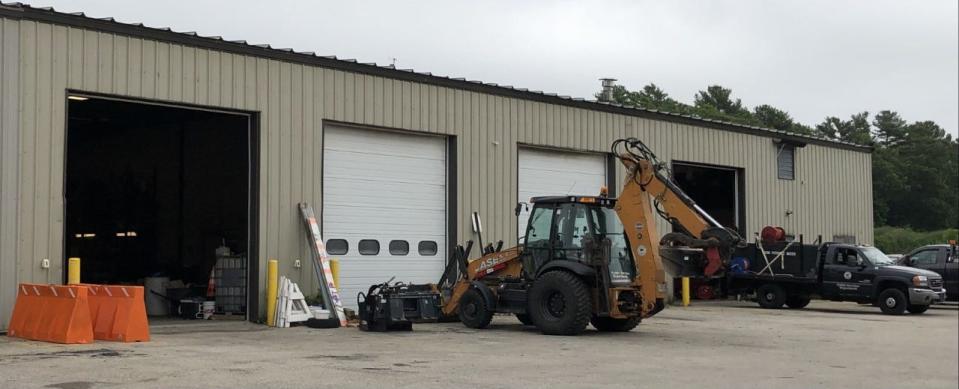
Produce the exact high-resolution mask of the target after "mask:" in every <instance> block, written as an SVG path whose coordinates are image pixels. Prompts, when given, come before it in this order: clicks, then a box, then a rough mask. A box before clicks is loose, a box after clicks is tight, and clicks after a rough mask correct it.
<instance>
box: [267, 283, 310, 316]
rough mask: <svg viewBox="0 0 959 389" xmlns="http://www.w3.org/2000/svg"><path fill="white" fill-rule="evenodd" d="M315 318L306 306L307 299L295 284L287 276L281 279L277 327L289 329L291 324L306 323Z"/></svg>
mask: <svg viewBox="0 0 959 389" xmlns="http://www.w3.org/2000/svg"><path fill="white" fill-rule="evenodd" d="M311 318H313V312H312V311H311V310H310V307H309V305H307V304H306V297H305V296H303V292H301V291H300V287H299V286H297V285H296V283H295V282H293V281H290V279H289V278H286V276H283V277H280V284H279V290H278V291H277V295H276V318H275V320H274V323H276V326H277V327H280V328H285V327H289V326H290V323H296V322H304V321H307V320H309V319H311Z"/></svg>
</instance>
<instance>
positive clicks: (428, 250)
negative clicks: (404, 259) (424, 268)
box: [416, 240, 437, 256]
mask: <svg viewBox="0 0 959 389" xmlns="http://www.w3.org/2000/svg"><path fill="white" fill-rule="evenodd" d="M416 251H417V252H419V253H420V255H423V256H433V255H436V251H437V245H436V242H434V241H432V240H424V241H420V243H419V245H418V247H417V250H416Z"/></svg>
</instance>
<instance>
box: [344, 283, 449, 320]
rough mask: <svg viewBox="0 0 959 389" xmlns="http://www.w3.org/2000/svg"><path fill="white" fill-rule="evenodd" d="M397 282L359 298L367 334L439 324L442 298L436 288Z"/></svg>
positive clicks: (377, 286) (372, 287) (379, 286)
mask: <svg viewBox="0 0 959 389" xmlns="http://www.w3.org/2000/svg"><path fill="white" fill-rule="evenodd" d="M392 281H393V279H392V278H391V279H390V280H389V281H386V282H384V283H382V284H378V285H373V286H370V289H369V290H368V291H367V293H366V294H363V293H362V292H361V293H360V294H358V295H357V296H356V299H357V301H358V305H359V307H358V308H359V316H360V329H361V330H363V331H410V330H412V329H413V322H414V321H420V322H422V321H436V320H437V319H438V317H439V314H440V295H439V293H438V292H437V291H436V290H435V289H434V287H433V286H432V285H410V284H404V283H401V282H396V283H393V284H392V285H390V282H392Z"/></svg>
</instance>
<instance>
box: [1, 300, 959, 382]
mask: <svg viewBox="0 0 959 389" xmlns="http://www.w3.org/2000/svg"><path fill="white" fill-rule="evenodd" d="M957 364H959V310H957V309H956V307H955V306H952V307H945V308H934V309H930V310H929V311H928V312H927V313H926V314H923V315H905V316H885V315H881V314H879V310H878V309H876V308H873V307H868V306H859V305H856V304H851V303H832V302H822V301H814V302H813V303H812V304H810V306H809V308H807V309H804V310H799V311H795V310H763V309H759V308H755V304H752V303H745V302H742V303H740V302H732V301H730V302H719V303H716V302H713V303H698V304H696V305H695V306H692V307H688V308H681V307H670V308H668V309H667V310H666V311H664V312H663V313H661V314H659V315H658V316H656V317H655V318H653V319H650V320H647V321H645V322H643V324H641V325H640V326H639V328H637V329H636V330H634V331H633V332H630V333H619V334H609V333H599V332H596V331H588V332H587V333H585V334H583V335H581V336H578V337H551V336H543V335H540V334H538V333H537V332H536V331H535V330H534V329H532V328H530V327H523V326H521V325H520V324H519V323H518V322H517V321H516V320H515V319H514V318H512V317H509V316H502V317H497V318H496V320H494V324H493V326H492V328H490V329H487V330H472V329H468V328H465V327H463V326H462V325H461V324H459V323H445V324H418V325H415V326H414V331H413V332H407V333H364V332H361V331H359V330H357V329H356V328H341V329H333V330H320V329H309V328H290V329H270V328H267V327H264V326H258V325H254V324H249V323H245V322H217V323H212V322H205V323H199V324H191V325H182V324H181V325H162V326H156V327H154V328H153V339H152V341H150V342H148V343H140V344H122V343H110V342H98V343H95V344H92V345H83V346H64V345H55V344H47V343H39V342H30V341H23V340H18V339H11V338H7V337H0V387H4V388H6V387H11V388H63V389H84V388H126V387H131V388H167V387H176V388H211V387H216V388H248V387H250V388H252V387H260V388H271V387H295V388H308V387H310V388H313V387H329V388H384V387H404V388H452V387H460V388H474V387H475V388H480V387H482V388H536V387H549V388H551V389H555V388H594V387H617V388H638V387H650V388H652V387H669V388H685V387H710V388H816V387H824V388H826V387H828V388H833V387H845V388H889V387H915V388H924V389H931V388H956V387H957V385H959V372H957V369H956V366H957Z"/></svg>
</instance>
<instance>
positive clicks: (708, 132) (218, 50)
mask: <svg viewBox="0 0 959 389" xmlns="http://www.w3.org/2000/svg"><path fill="white" fill-rule="evenodd" d="M141 130H142V131H141ZM112 134H116V136H114V135H112ZM627 136H634V137H638V138H641V139H643V140H644V141H645V142H646V143H648V144H649V145H650V146H651V147H652V148H653V149H654V150H655V151H656V152H657V154H658V155H659V156H660V158H661V159H663V160H665V161H669V162H670V163H671V164H672V167H673V170H674V173H675V175H676V176H677V180H678V181H679V182H680V183H681V185H684V186H686V187H687V188H688V189H689V191H690V192H691V194H692V195H693V197H694V198H695V199H696V200H697V201H698V202H700V203H701V204H704V205H705V207H706V208H707V209H709V210H710V211H711V212H713V213H714V214H715V215H717V218H720V219H722V221H724V222H725V223H728V224H730V225H735V226H737V227H738V228H739V229H740V230H741V231H742V232H743V233H744V234H745V235H747V236H751V234H752V233H753V232H755V231H757V230H758V229H760V228H762V226H764V225H780V226H783V227H785V228H786V230H787V231H789V232H790V233H795V234H800V233H801V234H805V235H807V236H811V237H813V238H811V239H809V240H812V239H814V237H815V236H817V235H820V234H821V235H823V236H824V237H825V239H846V240H855V241H857V242H863V243H871V242H872V239H873V230H872V226H873V220H872V181H871V154H870V151H871V150H870V149H869V148H868V147H863V146H857V145H852V144H846V143H840V142H834V141H828V140H823V139H816V138H810V137H803V136H796V135H791V134H786V133H783V132H779V131H775V130H770V129H763V128H755V127H748V126H742V125H736V124H729V123H722V122H716V121H710V120H702V119H698V118H692V117H684V116H678V115H673V114H667V113H661V112H655V111H649V110H643V109H636V108H631V107H623V106H617V105H613V104H608V103H600V102H594V101H587V100H583V99H575V98H569V97H565V96H557V95H555V94H549V93H542V92H535V91H528V90H525V89H518V88H513V87H510V86H501V85H496V84H489V83H482V82H476V81H469V80H464V79H456V78H448V77H440V76H434V75H431V74H429V73H418V72H414V71H411V70H401V69H394V68H392V67H389V66H386V67H384V66H377V65H375V64H364V63H357V62H356V61H352V60H341V59H336V58H334V57H323V56H317V55H314V54H313V53H300V52H295V51H293V50H290V49H279V48H271V47H270V46H266V45H251V44H247V43H246V42H242V41H227V40H223V39H221V38H219V37H202V36H197V35H196V34H194V33H185V32H174V31H170V30H169V29H157V28H149V27H144V26H142V25H138V24H125V23H120V22H116V21H114V20H112V19H96V18H90V17H86V16H84V15H82V14H66V13H59V12H56V11H54V10H52V9H39V8H31V7H29V6H26V5H20V4H5V5H2V6H0V329H3V328H5V327H6V325H7V322H8V320H9V315H10V312H11V309H12V306H13V302H14V298H15V295H16V285H17V283H19V282H37V283H62V282H63V281H64V267H65V261H66V257H67V256H69V255H71V253H73V254H75V253H77V252H79V253H84V252H87V251H85V250H91V249H90V248H89V247H94V246H95V247H103V248H102V250H104V251H102V252H103V253H109V255H112V256H113V257H111V258H114V257H116V258H120V259H114V261H115V262H113V263H110V264H106V265H104V264H100V265H97V261H98V258H90V257H89V256H87V258H84V269H85V270H86V269H87V267H88V266H91V267H92V269H95V270H96V271H97V272H98V273H96V275H95V276H96V277H100V279H99V280H106V281H115V282H131V281H132V279H115V280H113V279H109V277H111V274H113V275H117V274H126V277H128V278H130V277H133V275H132V274H134V273H136V272H141V273H142V272H146V271H148V270H147V269H156V268H159V267H156V266H154V267H144V266H140V267H136V266H137V265H136V261H139V260H140V256H141V255H142V256H143V258H147V257H149V258H161V257H162V258H167V259H158V261H166V262H163V263H165V264H166V265H165V266H169V264H170V263H174V264H176V263H184V264H185V263H186V262H182V261H185V260H184V259H183V258H182V257H183V256H185V255H201V256H204V255H207V254H208V255H209V256H210V257H212V255H213V247H215V244H214V243H216V242H219V241H220V236H221V235H222V236H223V238H222V240H223V241H224V242H226V241H228V240H230V241H231V242H232V243H230V244H231V245H232V246H234V247H232V249H233V251H235V252H242V253H245V256H246V258H247V260H248V261H249V264H250V266H249V268H248V271H247V275H246V276H247V280H248V281H249V285H250V288H249V301H248V302H249V309H250V312H253V313H254V314H252V315H250V318H251V319H257V318H258V316H259V315H262V312H263V309H262V307H263V301H264V299H265V297H264V296H263V295H264V294H263V293H259V292H258V291H262V290H263V284H264V277H263V274H264V273H265V264H266V261H267V259H268V258H276V259H279V260H280V262H281V263H280V273H281V274H284V275H287V276H289V277H291V278H293V279H294V280H295V281H297V282H300V283H301V284H302V285H313V284H314V283H315V281H314V280H313V271H312V269H311V267H310V266H311V265H310V258H309V254H308V251H307V246H306V245H305V243H304V233H303V230H302V228H303V227H302V225H301V221H300V219H299V214H298V210H297V203H299V202H309V203H311V204H313V205H314V206H315V207H316V209H317V212H318V213H319V214H320V217H321V218H322V226H323V234H324V238H325V239H327V240H328V242H329V243H328V246H329V248H330V251H331V252H333V256H334V257H339V258H341V260H342V270H341V272H342V280H341V281H342V283H343V289H344V295H345V296H344V298H345V299H346V300H347V301H348V302H350V301H352V300H354V297H353V296H355V293H356V292H357V291H359V290H361V288H363V287H365V286H367V285H369V284H370V283H372V282H374V281H376V282H379V281H384V280H385V279H387V278H389V276H391V275H397V276H398V279H401V280H405V281H416V282H425V281H433V280H435V279H436V278H438V276H439V275H440V272H441V269H442V266H443V265H444V263H445V260H446V253H447V252H448V251H447V250H449V249H450V247H452V246H453V245H454V244H456V242H462V241H465V240H467V239H471V238H472V232H471V227H470V214H471V213H472V212H473V211H477V212H479V213H480V214H481V215H482V216H483V218H484V222H485V223H484V224H485V229H484V232H485V237H486V238H487V240H491V239H492V240H498V239H503V240H504V241H506V243H507V245H509V244H513V243H515V242H516V240H517V235H518V233H517V231H519V228H521V226H522V225H523V224H524V221H523V220H522V216H521V217H520V218H517V217H516V216H514V214H513V209H514V205H515V204H516V202H517V201H525V200H527V199H528V198H529V197H530V196H532V195H544V194H565V193H570V192H579V193H585V194H593V193H596V191H597V190H598V189H599V188H598V187H599V186H600V185H603V184H607V185H608V186H609V187H610V189H611V192H613V193H612V194H615V192H616V188H617V187H618V185H619V184H620V183H621V182H622V179H623V173H624V172H623V169H622V168H621V167H620V166H619V164H618V163H614V162H615V161H613V160H612V158H611V157H610V155H609V154H608V151H609V150H608V148H609V146H610V143H611V142H612V141H613V140H615V139H617V138H621V137H627ZM157 150H161V151H157ZM171 155H175V156H176V157H171ZM167 158H168V159H167ZM156 161H163V162H156ZM171 166H172V167H171ZM144 172H146V173H144ZM141 173H143V174H147V175H149V177H148V178H143V177H141V176H138V174H141ZM99 174H102V175H109V176H110V177H113V178H103V177H98V175H99ZM98 180H100V181H98ZM209 183H212V184H209ZM204 185H208V186H204ZM98 188H112V189H110V190H109V192H108V193H100V192H97V190H98ZM104 190H106V189H104ZM77 193H81V194H77ZM130 193H133V194H130ZM210 193H214V194H218V195H216V196H214V195H211V194H210ZM191 194H192V195H191ZM205 194H206V195H205ZM204 195H205V197H204ZM84 196H86V197H84ZM123 196H127V197H123ZM130 196H133V197H130ZM137 196H140V197H137ZM194 198H197V199H200V198H203V200H202V201H201V200H196V201H195V202H192V203H191V201H194V200H193V199H194ZM73 204H80V205H76V206H75V205H73ZM84 204H85V205H84ZM151 207H153V208H151ZM124 209H128V210H130V211H129V214H123V215H121V216H116V214H117V212H121V211H122V210H124ZM172 209H175V210H176V211H175V212H172V211H169V210H172ZM168 211H169V212H168ZM77 212H81V213H82V215H80V214H76V213H77ZM204 212H210V214H209V215H207V214H204ZM71 213H74V214H71ZM121 213H122V212H121ZM133 213H135V214H136V215H137V216H136V217H133V216H130V214H133ZM96 215H101V217H103V218H112V219H110V221H109V223H104V222H102V221H100V220H97V219H96V218H97V217H98V216H96ZM103 215H106V216H103ZM111 215H112V216H111ZM174 216H175V217H174ZM191 218H193V219H191ZM214 219H215V220H216V223H219V224H217V227H215V228H214V227H209V226H207V225H206V224H204V223H207V221H209V220H214ZM131 220H132V221H131ZM84 223H87V224H84ZM91 223H93V224H91ZM150 223H152V224H150ZM94 224H96V225H97V227H96V228H97V230H96V231H94V230H93V228H94V227H91V226H93V225H94ZM147 224H149V225H148V226H145V225H147ZM171 226H172V227H171ZM176 226H178V227H176ZM174 227H176V228H174ZM110 228H113V230H115V231H116V234H115V235H114V233H113V232H112V231H113V230H110ZM667 228H668V226H665V225H663V226H661V230H663V231H665V230H667ZM88 230H89V231H88ZM137 230H139V232H135V231H137ZM104 231H106V232H104ZM134 232H135V233H134ZM120 237H123V238H126V239H128V241H129V242H132V241H133V239H137V240H140V241H149V242H152V243H150V244H151V245H152V246H149V245H147V246H144V245H142V244H133V246H129V247H128V246H124V245H130V244H132V243H123V242H127V241H120ZM88 238H89V239H88ZM84 239H87V240H89V242H87V241H85V240H84ZM107 239H110V241H109V242H105V243H102V244H101V243H94V241H97V240H107ZM191 239H193V240H191ZM211 242H213V243H211ZM211 244H212V245H214V246H210V245H211ZM226 244H227V243H224V245H226ZM91 245H93V246H91ZM171 247H177V249H176V250H178V251H176V250H173V249H172V248H171ZM98 250H100V249H98ZM138 253H139V254H138ZM191 253H200V254H191ZM474 255H475V251H474ZM171 261H172V262H171ZM177 261H181V262H177ZM200 262H202V261H200ZM198 263H199V262H190V265H189V266H193V265H198ZM298 265H299V266H298ZM98 266H99V267H98ZM130 266H134V267H133V268H130ZM184 266H187V265H184ZM198 267H199V266H198ZM166 269H169V267H166ZM149 271H153V270H149ZM124 272H126V273H124ZM197 272H198V273H199V274H201V275H202V276H205V274H203V272H206V274H209V267H207V268H205V270H204V269H200V270H197V271H195V272H194V273H192V274H194V275H195V274H197ZM142 275H146V274H141V275H140V276H142ZM117 277H119V276H117ZM305 289H312V288H310V287H306V288H305ZM257 313H259V315H258V314H257Z"/></svg>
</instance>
